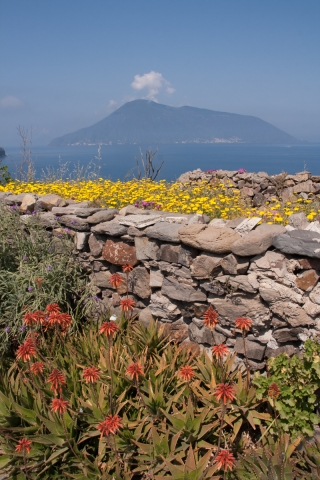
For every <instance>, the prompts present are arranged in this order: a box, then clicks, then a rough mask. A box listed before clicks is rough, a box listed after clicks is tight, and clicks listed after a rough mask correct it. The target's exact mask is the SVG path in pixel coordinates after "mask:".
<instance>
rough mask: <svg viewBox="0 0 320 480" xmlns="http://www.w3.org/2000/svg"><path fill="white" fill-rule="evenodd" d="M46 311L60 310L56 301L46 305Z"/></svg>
mask: <svg viewBox="0 0 320 480" xmlns="http://www.w3.org/2000/svg"><path fill="white" fill-rule="evenodd" d="M46 311H47V312H48V313H53V312H55V313H59V312H60V307H59V305H58V304H57V303H49V305H47V306H46Z"/></svg>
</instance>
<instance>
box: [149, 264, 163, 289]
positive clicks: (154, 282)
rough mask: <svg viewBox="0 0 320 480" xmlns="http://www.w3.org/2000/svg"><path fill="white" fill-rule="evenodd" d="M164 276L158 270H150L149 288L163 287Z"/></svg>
mask: <svg viewBox="0 0 320 480" xmlns="http://www.w3.org/2000/svg"><path fill="white" fill-rule="evenodd" d="M163 280H164V276H163V275H162V273H161V272H160V270H152V269H151V270H150V283H149V285H150V287H151V288H161V287H162V285H163Z"/></svg>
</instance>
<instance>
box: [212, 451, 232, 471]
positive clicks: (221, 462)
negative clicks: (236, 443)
mask: <svg viewBox="0 0 320 480" xmlns="http://www.w3.org/2000/svg"><path fill="white" fill-rule="evenodd" d="M215 463H216V464H217V467H218V470H220V469H221V468H223V470H224V471H227V470H232V469H233V467H234V465H235V463H236V460H235V458H234V456H233V454H232V453H231V452H230V451H229V450H224V449H221V450H220V452H219V453H218V455H217V456H216V459H215Z"/></svg>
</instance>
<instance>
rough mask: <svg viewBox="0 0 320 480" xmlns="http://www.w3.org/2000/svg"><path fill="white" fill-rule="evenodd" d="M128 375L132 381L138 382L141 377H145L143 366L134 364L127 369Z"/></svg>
mask: <svg viewBox="0 0 320 480" xmlns="http://www.w3.org/2000/svg"><path fill="white" fill-rule="evenodd" d="M126 375H128V377H130V378H131V379H132V380H136V381H137V380H138V378H139V376H140V375H144V372H143V369H142V365H140V363H133V364H132V365H130V366H129V367H128V368H127V370H126Z"/></svg>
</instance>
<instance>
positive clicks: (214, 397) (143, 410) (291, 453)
mask: <svg viewBox="0 0 320 480" xmlns="http://www.w3.org/2000/svg"><path fill="white" fill-rule="evenodd" d="M49 311H52V312H53V314H52V318H56V319H58V320H59V321H60V320H61V319H63V318H64V319H65V320H66V319H68V317H64V316H63V314H60V313H59V308H58V306H57V305H55V304H51V305H49V306H47V310H46V311H45V312H44V313H43V315H41V312H40V313H39V312H37V313H36V317H34V316H33V317H32V316H31V317H30V316H28V315H26V316H25V317H24V318H25V322H26V323H27V324H28V329H29V330H28V336H27V338H26V340H25V341H24V343H23V344H22V345H20V347H19V349H18V350H17V356H16V360H15V361H14V362H13V363H12V365H11V366H9V367H6V366H4V365H2V367H1V370H0V372H1V377H0V450H1V452H2V455H1V457H0V472H1V473H5V472H8V474H9V476H10V479H11V478H12V479H17V480H18V479H19V480H20V479H21V480H24V479H38V478H39V479H55V478H60V479H61V478H63V479H64V478H65V479H67V478H74V479H83V478H88V479H106V480H107V479H108V480H109V479H110V480H111V479H116V480H121V479H125V480H127V479H128V480H129V479H132V480H137V479H159V480H160V479H163V478H172V479H175V480H183V479H184V480H205V479H206V480H209V479H220V478H221V479H222V478H225V479H226V478H228V479H231V478H233V479H234V478H236V479H243V480H245V479H248V480H251V479H254V478H257V479H266V480H267V479H270V478H272V479H295V478H301V479H302V478H303V479H316V478H320V477H319V475H320V450H319V445H318V444H317V443H316V444H311V443H307V442H304V441H303V440H302V437H303V430H304V427H303V428H302V429H301V430H300V431H299V425H298V426H297V425H296V426H295V427H294V428H291V424H290V422H289V424H287V426H286V429H287V430H288V429H289V433H290V435H289V433H288V434H287V433H285V431H284V430H285V429H284V426H285V421H284V420H285V419H284V416H283V408H284V407H281V408H280V406H279V405H280V403H281V402H283V403H284V404H285V405H286V408H288V409H289V410H290V406H291V409H292V410H296V412H295V414H296V415H300V414H301V412H302V413H303V412H304V411H307V412H309V410H310V406H309V405H307V404H308V396H309V395H311V396H312V395H314V393H315V391H316V389H317V388H318V376H317V375H315V371H316V370H315V367H314V364H317V358H318V353H319V345H318V344H315V343H311V342H309V344H308V345H307V348H308V352H307V357H306V360H305V361H304V360H299V359H295V360H289V359H287V358H286V357H285V356H281V359H280V357H279V358H278V359H277V362H279V366H281V367H279V368H280V369H281V371H282V373H283V364H285V363H286V365H287V368H288V369H289V371H290V372H291V377H290V382H292V383H291V387H292V399H293V400H292V402H291V403H290V402H288V401H287V398H288V392H287V383H288V382H287V379H286V377H285V376H283V377H281V374H279V371H278V370H277V368H276V367H275V365H276V364H275V362H276V361H274V362H273V364H272V365H271V367H272V369H273V370H272V375H271V377H269V378H267V379H265V378H264V377H259V376H258V377H255V378H254V381H253V383H252V382H251V380H250V378H248V377H247V371H246V370H245V369H244V368H242V367H237V366H236V365H235V362H234V360H235V358H234V357H233V356H226V357H224V359H221V358H220V359H214V360H211V359H210V358H209V357H208V356H207V355H206V354H204V353H203V354H202V355H201V356H200V357H194V356H193V355H192V354H191V352H188V351H186V350H183V349H181V348H179V346H178V345H175V344H171V343H168V341H167V339H166V337H165V336H164V332H163V329H162V328H160V327H159V326H158V325H157V324H156V323H155V322H153V321H152V320H151V322H150V324H149V326H148V327H145V326H143V325H142V324H140V323H138V322H136V321H135V319H131V318H130V315H129V314H130V312H124V314H123V316H122V318H121V319H120V320H117V321H116V322H115V321H110V319H109V315H107V314H106V313H103V312H101V314H100V319H99V320H98V321H96V322H94V321H92V323H91V324H90V325H89V324H88V325H87V326H86V327H85V328H84V329H83V331H82V332H79V331H78V332H74V333H70V334H69V333H67V331H66V329H65V328H64V327H63V328H60V324H59V321H58V322H57V323H55V324H53V323H52V325H54V327H53V328H50V322H49V323H48V318H49V317H50V315H49V317H48V312H49ZM46 312H47V313H46ZM46 315H47V316H46ZM59 315H60V316H59ZM61 315H62V316H61ZM34 318H38V319H40V320H41V321H40V323H39V322H38V323H36V322H34V323H33V320H32V319H34ZM61 324H62V323H61ZM281 362H282V363H281ZM297 362H300V364H299V365H300V366H299V368H297V367H296V366H295V365H296V364H297ZM289 364H290V365H289ZM35 365H36V366H37V367H35ZM186 367H188V368H186ZM88 368H89V369H90V370H88ZM310 369H311V370H312V372H313V373H312V374H311V375H309V376H307V377H306V372H305V370H308V371H309V370H310ZM292 371H297V372H298V371H299V377H300V378H298V377H296V378H294V377H293V376H292V375H293V374H292ZM277 372H278V376H277V377H274V375H277ZM302 378H308V382H309V385H308V389H307V390H305V391H304V392H303V393H301V402H300V403H299V401H297V395H296V392H295V388H296V389H300V385H301V384H302V383H303V380H302ZM274 380H277V388H278V389H279V392H278V393H277V389H276V388H275V386H274V384H273V390H272V388H271V385H272V383H271V382H272V381H273V382H274ZM266 382H267V383H266ZM294 382H295V383H294ZM223 385H224V386H226V385H227V386H228V389H227V390H224V392H225V393H224V395H222V394H221V392H222V393H223V387H222V386H223ZM300 390H301V389H300ZM272 392H276V394H274V393H272ZM282 392H283V393H282ZM282 395H283V398H282ZM303 395H304V396H305V397H304V399H303V398H302V396H303ZM59 402H60V403H59ZM311 403H312V405H314V404H315V403H314V401H313V397H312V402H311ZM299 409H300V411H298V410H299ZM290 415H293V411H291V412H290ZM308 415H309V413H308ZM308 415H307V416H306V419H305V423H306V425H308V429H310V430H311V427H312V421H313V420H314V418H313V417H312V416H310V415H309V417H308ZM298 446H299V451H297V447H298Z"/></svg>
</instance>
